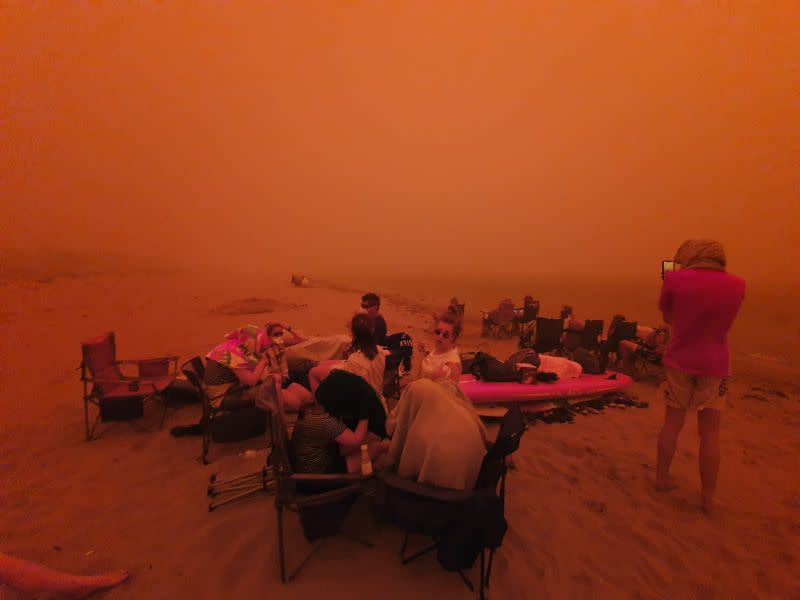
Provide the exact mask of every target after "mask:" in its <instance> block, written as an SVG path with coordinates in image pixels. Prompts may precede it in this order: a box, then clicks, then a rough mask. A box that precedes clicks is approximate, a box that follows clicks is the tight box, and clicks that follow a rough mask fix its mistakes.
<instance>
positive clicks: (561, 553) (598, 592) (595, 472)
mask: <svg viewBox="0 0 800 600" xmlns="http://www.w3.org/2000/svg"><path fill="white" fill-rule="evenodd" d="M223 283H224V285H223ZM413 293H414V290H408V297H407V298H397V297H390V298H387V299H386V300H385V301H384V307H383V312H384V314H385V315H386V319H387V321H388V323H389V326H390V329H393V330H398V329H404V330H406V331H408V332H409V333H411V334H412V335H414V336H423V335H424V332H425V331H426V330H427V329H429V326H430V323H429V321H430V311H431V310H432V309H433V308H435V307H436V306H437V305H436V303H435V302H433V301H430V300H429V299H424V300H422V301H418V300H414V296H413ZM237 299H238V300H237ZM242 299H244V300H242ZM400 300H406V302H403V303H395V302H393V301H400ZM412 300H414V301H413V302H412ZM358 301H359V298H358V294H357V293H355V292H354V291H350V290H337V289H329V288H326V287H311V288H305V289H301V288H294V287H292V286H291V285H290V284H289V282H288V278H287V277H280V278H278V277H275V278H272V279H271V278H269V277H262V278H260V279H258V280H257V281H254V280H252V279H251V280H246V279H231V278H230V277H229V278H227V279H224V280H223V279H213V280H209V278H205V279H204V280H198V279H197V278H192V277H188V276H182V275H180V274H174V273H173V274H163V273H162V274H141V273H134V274H129V275H125V274H113V275H97V276H95V275H86V276H82V277H73V278H60V277H56V278H53V279H50V280H48V282H46V283H45V282H41V281H39V282H37V281H36V280H35V279H28V280H18V281H14V282H10V283H7V284H6V285H4V286H2V287H0V315H2V318H0V340H2V342H1V343H2V360H0V386H2V388H1V389H0V409H1V410H2V411H3V415H4V416H3V419H2V425H1V426H0V427H2V429H1V430H0V431H1V432H2V433H1V434H0V476H2V487H0V532H2V533H1V534H0V535H2V537H1V538H0V540H1V544H2V549H3V551H6V552H9V553H12V554H15V555H19V556H22V557H25V558H29V559H33V560H38V561H42V562H44V563H46V564H48V565H50V566H53V567H58V568H64V569H69V570H74V571H77V572H82V573H88V572H93V571H99V570H103V569H106V568H112V567H131V568H132V569H133V570H134V576H133V578H132V580H131V581H130V582H129V583H127V584H125V585H123V586H122V587H120V588H118V589H116V590H113V591H111V592H109V593H108V594H107V596H106V597H108V598H120V599H121V598H187V597H194V598H209V599H210V598H234V597H241V598H251V597H264V596H272V595H278V594H280V597H282V598H284V597H285V598H308V597H319V596H322V595H325V596H329V595H331V594H333V597H340V596H343V595H344V594H357V595H359V596H368V595H371V594H373V593H374V594H376V595H378V596H379V597H382V598H405V597H409V596H411V595H417V596H420V595H422V594H423V593H424V594H425V595H426V596H434V597H440V598H467V597H469V593H468V592H467V590H466V589H465V588H464V587H463V584H462V583H461V582H460V580H459V578H458V577H457V576H456V575H454V574H452V573H446V572H444V571H442V570H441V569H440V568H439V566H438V564H437V563H436V562H435V560H433V559H432V558H431V559H422V560H420V561H417V562H416V563H413V564H411V565H409V566H405V567H404V566H402V565H401V564H400V562H399V560H398V558H397V551H398V549H399V546H400V542H401V536H400V534H399V532H397V531H396V530H395V529H394V528H392V527H391V526H387V525H384V526H381V527H380V528H378V529H372V528H371V527H370V526H369V524H368V523H367V522H366V519H360V520H359V519H358V518H356V519H354V521H353V523H352V524H351V525H352V526H353V527H355V528H360V529H364V530H365V531H364V534H365V535H368V536H369V537H370V538H371V539H373V540H374V541H375V543H376V547H375V548H374V549H372V550H369V549H367V548H363V547H361V546H358V545H355V544H352V543H350V542H348V541H346V540H339V539H337V540H332V541H331V542H330V543H328V544H327V545H326V546H324V547H323V549H322V550H321V551H320V553H319V555H318V556H317V557H316V558H315V560H314V561H313V562H312V563H310V565H309V566H308V567H307V570H306V571H305V572H304V573H303V574H302V575H301V577H300V578H299V580H298V581H296V582H294V583H292V584H289V585H286V586H281V584H280V583H279V580H278V573H277V556H276V544H275V519H274V514H273V513H274V511H273V507H272V502H271V498H270V497H268V496H263V497H257V498H253V499H249V500H247V501H244V502H241V503H239V504H236V505H231V506H229V507H224V508H222V509H220V510H218V511H217V512H215V513H213V514H209V513H208V512H207V509H206V507H207V504H206V503H207V499H206V497H205V489H206V484H207V482H208V477H209V475H210V474H211V473H213V472H217V471H220V472H223V473H234V472H237V471H242V470H247V469H250V468H256V467H257V466H258V463H259V459H248V458H246V457H244V456H239V454H240V453H241V451H242V450H244V449H247V448H257V447H258V443H257V442H250V443H245V444H233V445H219V446H217V447H216V449H215V454H214V456H215V458H216V460H215V462H214V463H213V464H211V465H209V466H206V467H204V466H202V465H200V464H199V462H198V455H199V445H200V444H199V441H198V440H197V439H191V438H181V439H173V438H171V437H170V435H169V433H168V431H169V427H170V426H172V425H175V424H179V423H186V422H190V421H192V420H193V419H196V418H197V416H198V408H197V407H196V406H185V407H180V408H178V409H176V410H172V411H170V413H169V415H168V417H167V424H166V426H165V428H164V429H163V430H158V421H159V418H160V410H161V407H160V405H158V404H153V405H151V406H149V408H148V410H147V413H146V415H145V418H144V419H142V420H139V421H136V422H134V423H130V424H122V425H120V426H119V427H117V428H116V429H114V430H112V431H111V432H109V433H108V434H106V435H105V436H104V437H102V438H101V439H100V440H98V441H95V442H92V443H86V442H84V441H83V409H82V406H81V395H80V382H79V380H78V373H77V371H76V370H75V368H76V367H77V366H78V364H79V362H80V348H79V341H80V340H81V339H82V338H83V337H86V336H90V335H94V334H97V333H99V332H103V331H106V330H114V331H116V333H117V340H118V344H119V353H120V356H122V357H142V356H149V355H159V354H162V353H167V354H172V353H176V354H180V355H181V356H182V357H183V358H188V357H190V356H192V355H194V354H198V353H203V352H205V351H207V349H208V348H209V347H210V346H211V345H213V344H214V343H215V342H216V341H217V340H218V339H219V338H220V336H221V335H223V334H224V333H225V332H227V331H228V330H230V329H231V328H233V327H235V326H238V325H241V324H244V323H246V322H253V321H255V322H257V321H258V319H259V318H263V319H265V320H266V318H269V319H270V320H272V319H277V320H281V321H285V322H289V323H291V324H293V325H294V326H295V327H297V328H299V329H301V330H302V331H303V332H304V333H306V334H331V333H341V332H343V331H344V327H345V324H346V321H347V319H348V317H349V316H350V315H351V314H352V313H353V311H354V310H356V309H357V307H358V303H359V302H358ZM220 307H228V309H226V310H219V309H220ZM237 307H238V308H237ZM255 309H258V310H255ZM263 309H269V310H263ZM460 346H461V348H462V349H465V350H466V349H485V350H489V351H492V352H494V353H496V354H497V355H499V356H504V355H505V354H507V353H508V352H510V350H511V348H512V346H513V343H512V342H493V341H488V340H485V339H482V338H480V337H479V328H478V316H477V315H476V314H474V313H473V314H472V315H470V316H468V320H467V324H466V331H465V334H464V337H463V339H462V340H461V342H460ZM634 391H635V392H636V393H637V394H639V395H640V397H641V398H642V399H644V400H648V401H649V402H650V408H649V409H628V410H613V409H607V410H606V412H605V413H604V414H601V415H597V416H590V417H578V418H577V420H576V422H575V423H574V424H569V425H567V424H559V425H543V424H537V425H534V426H533V427H531V428H530V429H529V431H528V432H527V434H526V435H525V438H524V440H523V444H522V448H521V450H520V452H519V460H518V463H519V466H518V469H517V470H516V471H514V472H512V473H511V475H510V477H509V481H508V503H507V509H506V510H507V517H508V520H509V524H510V529H509V532H508V534H507V536H506V539H505V543H504V545H503V548H502V549H501V550H500V552H499V553H498V555H497V558H496V564H495V569H494V574H493V579H492V588H491V594H490V597H492V598H559V599H560V598H641V599H651V598H652V599H660V598H726V599H727V598H800V568H798V565H800V551H798V548H800V495H799V494H800V485H799V484H800V465H799V464H798V456H800V437H798V435H797V431H798V429H799V428H800V403H799V402H800V396H799V395H798V390H797V389H792V388H788V387H786V386H778V387H776V386H775V384H774V383H772V382H770V381H761V380H737V381H735V382H734V384H733V394H732V400H733V402H732V404H733V406H732V407H731V408H730V410H729V411H728V412H727V413H726V415H725V420H724V424H723V440H722V443H723V466H722V472H721V477H720V485H719V500H720V503H721V505H720V509H719V511H718V512H717V513H716V514H715V515H713V516H712V517H711V518H708V517H705V516H703V515H702V514H701V513H700V512H699V510H698V508H697V507H698V503H699V483H698V477H697V473H696V463H697V446H696V440H697V438H696V426H695V424H694V423H689V424H688V425H687V427H686V430H685V431H684V433H683V435H682V437H681V440H680V446H679V450H678V454H677V456H676V459H675V463H674V475H675V477H676V479H677V482H678V484H679V488H678V489H677V490H675V491H674V492H671V493H668V494H657V493H655V492H654V491H653V489H652V486H651V479H652V474H653V466H654V454H655V437H656V433H657V431H658V427H659V425H660V418H661V411H662V404H661V402H660V400H659V397H658V395H657V393H656V390H655V388H653V387H652V386H650V385H647V384H636V387H635V390H634ZM259 456H263V454H260V455H259ZM359 515H360V516H362V517H363V516H364V515H363V514H362V513H359V512H357V514H356V515H355V516H356V517H358V516H359ZM289 540H290V541H289V544H290V560H295V559H297V558H299V556H300V552H301V551H302V550H303V549H304V548H305V547H306V546H305V542H304V541H303V540H302V538H301V535H300V533H299V528H298V527H297V524H296V523H292V526H291V527H290V530H289Z"/></svg>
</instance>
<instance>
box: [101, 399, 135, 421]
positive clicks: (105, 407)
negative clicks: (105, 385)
mask: <svg viewBox="0 0 800 600" xmlns="http://www.w3.org/2000/svg"><path fill="white" fill-rule="evenodd" d="M143 416H144V400H143V399H142V396H141V395H140V394H139V395H135V396H115V397H111V398H103V400H102V401H101V402H100V420H101V421H102V422H103V423H106V422H108V421H129V420H131V419H139V418H141V417H143Z"/></svg>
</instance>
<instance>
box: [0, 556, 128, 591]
mask: <svg viewBox="0 0 800 600" xmlns="http://www.w3.org/2000/svg"><path fill="white" fill-rule="evenodd" d="M128 577H130V573H128V571H113V572H111V573H104V574H102V575H73V574H71V573H64V572H63V571H56V570H54V569H48V568H47V567H43V566H41V565H37V564H36V563H32V562H29V561H27V560H22V559H19V558H14V557H13V556H8V555H7V554H0V584H5V585H8V586H9V587H11V588H12V589H14V590H15V591H17V592H20V593H23V594H42V593H57V594H68V595H73V596H85V595H88V594H91V593H93V592H96V591H97V590H101V589H104V588H110V587H114V586H115V585H119V584H120V583H122V582H123V581H125V580H126V579H128Z"/></svg>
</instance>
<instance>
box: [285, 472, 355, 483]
mask: <svg viewBox="0 0 800 600" xmlns="http://www.w3.org/2000/svg"><path fill="white" fill-rule="evenodd" d="M289 478H290V479H293V480H294V481H297V482H302V483H344V484H347V483H358V482H360V481H361V480H362V479H368V478H365V477H363V476H362V475H361V474H360V473H292V474H291V475H290V476H289Z"/></svg>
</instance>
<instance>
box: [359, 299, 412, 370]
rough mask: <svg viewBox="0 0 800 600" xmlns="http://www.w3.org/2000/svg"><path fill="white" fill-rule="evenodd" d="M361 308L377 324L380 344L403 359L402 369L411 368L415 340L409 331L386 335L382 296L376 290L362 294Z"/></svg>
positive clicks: (376, 330) (376, 333) (377, 339)
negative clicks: (382, 312) (382, 313)
mask: <svg viewBox="0 0 800 600" xmlns="http://www.w3.org/2000/svg"><path fill="white" fill-rule="evenodd" d="M361 310H363V311H364V312H366V313H367V314H368V315H369V316H370V317H371V318H372V322H373V324H374V325H375V341H376V342H377V344H378V345H379V346H383V347H385V348H388V349H389V352H390V353H391V354H392V356H394V357H395V358H397V359H399V360H400V361H402V366H403V368H402V371H403V372H408V371H410V370H411V358H412V356H413V354H414V342H413V341H412V339H411V336H409V335H408V334H407V333H393V334H392V335H386V332H387V330H388V328H387V326H386V320H385V319H384V318H383V315H381V314H380V310H381V298H380V296H378V294H376V293H374V292H369V293H367V294H364V295H363V296H361Z"/></svg>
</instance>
